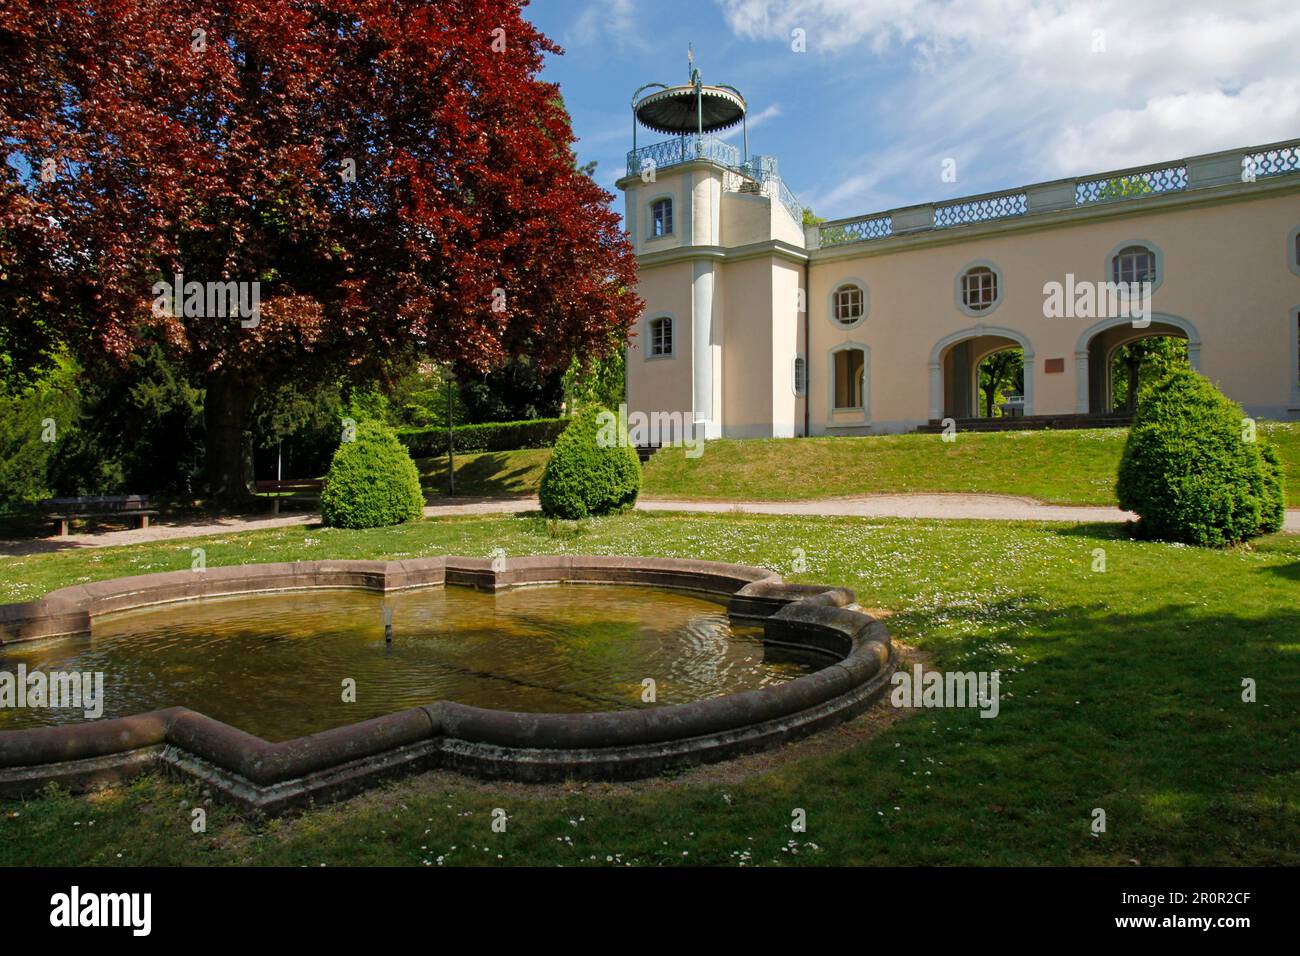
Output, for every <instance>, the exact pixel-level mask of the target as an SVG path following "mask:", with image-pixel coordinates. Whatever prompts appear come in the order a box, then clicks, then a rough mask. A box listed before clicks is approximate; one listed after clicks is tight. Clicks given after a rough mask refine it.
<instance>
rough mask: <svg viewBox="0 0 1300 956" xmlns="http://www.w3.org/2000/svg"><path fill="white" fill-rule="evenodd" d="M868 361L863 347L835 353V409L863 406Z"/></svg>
mask: <svg viewBox="0 0 1300 956" xmlns="http://www.w3.org/2000/svg"><path fill="white" fill-rule="evenodd" d="M865 372H866V361H865V356H864V355H863V352H862V349H841V350H840V351H838V352H836V353H835V409H836V410H837V411H838V410H840V409H856V408H862V407H863V405H862V393H863V386H864V384H865V382H864V378H865Z"/></svg>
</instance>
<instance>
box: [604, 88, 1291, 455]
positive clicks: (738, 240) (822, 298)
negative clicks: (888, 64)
mask: <svg viewBox="0 0 1300 956" xmlns="http://www.w3.org/2000/svg"><path fill="white" fill-rule="evenodd" d="M673 89H678V90H680V89H683V88H673ZM694 89H695V92H696V93H701V94H702V95H703V96H704V97H707V96H708V95H709V91H710V90H714V89H721V90H724V91H725V90H726V89H727V88H711V87H701V86H699V85H698V83H697V85H696V87H695V88H694ZM734 92H735V91H731V93H734ZM657 95H661V96H663V95H666V94H657ZM719 95H720V96H721V95H723V94H719ZM727 95H729V94H727ZM735 99H737V100H739V94H736V95H735ZM641 102H645V101H644V100H642V101H641ZM705 102H706V103H707V100H705ZM740 102H741V104H742V106H741V108H742V109H743V101H740ZM635 105H636V104H635V103H634V106H635ZM701 115H702V117H707V114H706V113H703V112H702V113H701ZM701 125H702V126H703V125H704V121H703V120H702V121H701ZM706 130H707V127H706ZM618 185H619V187H620V188H621V189H622V190H623V191H624V194H625V198H626V213H625V217H626V226H627V229H628V232H629V233H630V236H631V239H632V242H633V244H634V246H635V250H636V254H637V258H638V262H639V264H640V278H639V282H638V287H637V291H638V292H639V294H640V295H641V297H642V298H643V299H644V300H645V304H646V308H645V311H644V313H643V315H642V316H641V319H640V321H639V323H638V327H637V329H636V336H635V338H634V340H633V345H632V347H631V348H630V349H629V351H628V355H627V401H628V407H629V409H631V410H634V411H638V410H639V411H643V412H646V413H651V412H680V413H682V414H683V415H684V416H686V417H687V419H688V420H690V421H694V422H695V423H696V424H697V428H701V429H703V431H704V433H705V434H706V435H707V437H709V438H717V437H734V438H748V437H790V436H796V435H804V434H813V435H819V434H865V433H873V432H898V431H907V430H910V429H913V428H916V427H917V426H920V425H924V424H926V423H928V422H936V421H939V420H942V419H945V418H953V419H958V420H960V419H964V418H969V417H974V416H975V415H976V414H977V411H978V410H979V405H978V403H977V400H976V386H977V384H978V375H977V370H978V367H979V363H980V361H981V360H982V359H983V358H984V357H986V356H987V355H989V354H991V353H992V352H995V351H997V350H1000V349H1004V348H1007V347H1019V348H1022V349H1023V351H1024V360H1025V381H1024V393H1023V414H1024V415H1026V416H1055V417H1064V416H1076V415H1098V414H1103V413H1106V412H1108V411H1109V410H1110V381H1109V369H1110V367H1111V362H1110V357H1111V355H1112V353H1113V352H1114V350H1115V349H1116V348H1118V347H1119V346H1120V345H1122V344H1125V343H1126V342H1130V341H1133V340H1136V339H1139V338H1144V337H1147V336H1151V335H1174V336H1179V337H1182V338H1186V339H1187V342H1188V352H1189V357H1190V360H1191V362H1192V363H1193V365H1194V366H1195V367H1197V368H1199V369H1200V370H1201V371H1202V372H1203V373H1204V374H1205V375H1207V376H1208V377H1209V378H1210V379H1211V380H1213V381H1215V382H1217V383H1218V384H1219V386H1220V387H1221V388H1222V389H1223V390H1224V391H1225V392H1226V393H1227V394H1228V395H1229V396H1231V397H1232V398H1233V399H1235V400H1236V401H1238V402H1240V403H1241V404H1242V405H1243V406H1244V407H1245V409H1246V410H1247V412H1248V413H1249V414H1252V415H1255V416H1258V417H1267V418H1275V419H1284V420H1285V419H1291V420H1295V419H1300V141H1297V142H1290V143H1283V144H1273V145H1268V146H1256V147H1243V148H1241V149H1234V150H1228V151H1225V152H1220V153H1213V154H1209V155H1203V156H1194V157H1190V158H1187V159H1177V160H1170V161H1169V162H1165V163H1158V164H1155V165H1152V166H1144V167H1140V168H1134V169H1124V170H1114V171H1110V172H1099V173H1096V174H1094V175H1089V176H1081V177H1077V178H1071V179H1062V180H1054V181H1051V182H1043V183H1035V184H1033V185H1030V186H1024V187H1021V188H1018V189H1011V190H1005V191H1001V192H996V193H989V194H985V195H980V196H972V197H968V198H964V199H956V200H944V201H942V202H936V203H927V204H922V205H917V206H908V207H906V208H901V209H891V210H887V211H884V212H877V213H871V214H869V215H865V216H856V217H853V218H850V219H842V220H837V221H834V222H825V223H821V224H820V225H817V226H812V227H809V228H808V229H804V228H803V226H802V224H801V218H802V217H801V208H800V206H799V204H798V202H797V201H796V200H795V199H794V197H793V195H791V194H790V192H789V190H788V189H787V188H786V186H785V184H784V183H783V182H782V181H781V179H780V177H779V176H778V175H777V172H776V164H775V162H774V161H772V160H770V159H768V158H764V157H745V156H743V155H742V154H741V152H740V150H739V149H738V148H737V147H735V146H733V145H731V144H729V143H727V142H725V141H723V140H720V139H718V138H716V137H714V136H711V135H708V134H707V131H706V132H704V133H702V134H697V133H692V134H688V135H680V136H677V137H675V138H673V139H671V140H668V141H666V142H663V143H657V144H654V145H652V146H648V147H643V148H634V149H633V152H631V153H629V156H628V173H627V175H626V176H625V177H624V178H623V179H621V180H620V181H619V184H618ZM1135 279H1136V280H1138V281H1141V280H1143V279H1145V280H1148V281H1150V283H1151V290H1152V292H1151V299H1150V316H1149V324H1146V321H1144V320H1138V321H1137V322H1136V323H1135V320H1134V319H1133V318H1131V317H1130V316H1129V315H1128V314H1120V315H1116V314H1112V313H1113V311H1114V310H1113V309H1112V310H1110V311H1109V312H1107V314H1106V315H1098V314H1094V315H1091V316H1089V315H1082V316H1078V317H1049V315H1048V314H1047V313H1048V311H1049V310H1048V309H1047V308H1046V307H1045V302H1046V300H1047V295H1046V293H1045V288H1050V286H1049V284H1050V283H1060V284H1062V285H1064V284H1066V283H1072V285H1073V287H1075V288H1082V287H1083V286H1084V285H1086V284H1093V283H1095V284H1098V285H1097V288H1101V289H1104V288H1105V287H1106V286H1105V284H1106V283H1108V282H1118V281H1132V280H1135ZM1112 290H1113V287H1112ZM1070 301H1073V299H1071V300H1070ZM1112 305H1113V303H1112ZM1083 311H1085V312H1086V311H1087V310H1086V309H1083ZM1107 315H1109V317H1107Z"/></svg>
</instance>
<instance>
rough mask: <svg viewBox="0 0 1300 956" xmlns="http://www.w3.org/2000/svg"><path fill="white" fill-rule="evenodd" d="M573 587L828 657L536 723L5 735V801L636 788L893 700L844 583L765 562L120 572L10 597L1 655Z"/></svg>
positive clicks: (179, 713)
mask: <svg viewBox="0 0 1300 956" xmlns="http://www.w3.org/2000/svg"><path fill="white" fill-rule="evenodd" d="M566 583H571V584H618V585H644V586H650V587H656V588H668V589H674V590H684V591H691V592H696V593H703V594H707V595H711V596H714V597H718V598H725V599H726V600H727V602H728V603H727V611H728V614H729V616H730V617H732V618H733V619H737V620H741V621H745V622H752V623H760V624H762V626H763V642H764V644H765V645H771V646H773V647H777V648H783V649H787V650H792V651H797V652H798V653H800V654H803V655H809V656H813V657H816V658H818V659H819V660H822V661H824V662H825V665H824V666H822V667H821V668H820V669H819V670H816V671H814V672H812V673H809V674H805V675H803V676H801V677H798V678H795V679H794V680H791V681H789V682H787V683H783V684H779V685H776V686H772V687H763V688H758V689H754V690H748V691H743V692H740V693H736V694H729V695H726V696H722V697H714V698H710V699H707V700H700V701H694V702H691V703H686V704H676V705H671V706H663V707H655V708H649V709H643V710H626V711H611V712H599V713H584V714H538V713H521V712H513V711H502V710H488V709H484V708H480V707H470V706H467V705H464V704H459V703H455V702H453V701H436V702H431V703H429V704H427V705H423V706H419V707H412V708H409V709H407V710H403V711H400V712H398V713H393V714H389V715H386V716H383V717H375V718H373V719H370V720H365V721H361V722H359V723H355V724H348V725H345V726H342V727H335V728H332V729H330V730H325V731H322V732H320V733H315V734H311V735H309V736H306V737H299V738H297V739H295V740H287V741H284V742H282V743H269V742H267V741H265V740H262V739H261V738H259V737H255V736H253V735H251V734H247V733H244V732H243V731H241V730H239V729H238V728H236V727H232V726H230V725H228V724H224V723H222V722H220V721H217V720H213V719H212V718H209V717H205V716H204V715H203V714H199V713H196V712H195V711H192V710H188V709H187V708H184V707H169V708H166V709H163V710H155V711H150V712H149V713H144V714H137V715H133V716H130V717H119V718H113V719H107V720H98V721H90V722H85V723H77V724H67V725H63V726H57V727H39V728H34V729H27V730H9V731H0V796H2V797H10V798H12V797H18V796H23V795H27V794H31V793H34V792H36V791H38V790H40V789H41V788H42V787H44V786H46V785H47V784H50V783H56V784H59V785H61V786H66V787H68V788H69V789H71V790H73V791H74V792H82V791H88V790H93V789H97V788H100V787H104V786H109V785H111V784H114V783H117V782H120V781H122V780H124V779H127V778H129V777H131V776H134V775H136V774H138V773H141V772H145V771H148V770H151V769H162V770H163V771H165V772H167V773H168V774H171V775H175V776H180V777H183V778H193V779H197V780H199V781H200V782H201V783H202V784H204V785H205V786H206V787H208V788H210V789H211V790H212V791H213V792H214V793H215V794H218V795H220V796H222V797H224V798H227V799H229V800H232V801H233V802H235V803H236V804H238V805H240V806H241V807H242V808H244V809H245V810H248V811H260V812H265V813H278V812H283V811H286V810H290V809H293V808H296V807H302V806H306V805H310V804H312V803H318V802H325V801H328V800H333V799H340V798H342V797H346V796H349V795H351V794H353V793H356V792H359V791H360V790H363V789H365V788H366V787H368V786H370V785H372V784H374V783H376V782H379V781H381V780H384V779H387V778H391V777H394V776H398V775H401V774H408V773H418V772H421V771H424V770H429V769H433V768H437V767H446V768H449V769H454V770H458V771H461V772H465V773H469V774H472V775H475V776H480V777H486V778H497V779H510V780H518V781H525V782H530V781H555V780H565V779H596V780H616V779H633V778H637V777H646V776H652V775H655V774H658V773H662V772H664V771H667V770H671V769H675V768H680V767H685V766H691V765H695V764H700V763H708V762H712V761H717V760H725V759H727V758H730V757H734V756H738V755H740V754H744V753H751V752H754V751H758V750H764V749H768V748H771V747H775V746H778V745H780V744H782V743H784V742H786V741H789V740H793V739H796V738H799V737H803V736H806V735H808V734H811V733H814V732H816V731H818V730H821V729H824V728H826V727H830V726H833V725H834V724H837V723H840V722H842V721H845V720H848V719H850V718H852V717H854V716H856V715H857V714H859V713H861V712H862V711H863V710H864V709H866V707H868V706H869V705H870V704H871V703H872V702H873V701H874V700H875V699H876V698H877V697H878V696H879V695H880V693H881V692H882V691H883V690H884V688H885V687H886V686H887V684H888V681H889V678H890V675H891V674H892V673H893V671H894V668H895V666H896V663H897V658H896V655H895V652H894V649H893V646H892V644H891V642H890V637H889V633H888V631H887V630H886V629H885V626H884V625H883V624H882V623H881V622H880V621H878V620H876V619H875V618H873V617H871V616H870V615H868V614H865V613H863V612H862V611H861V610H858V609H857V607H856V605H854V596H853V593H852V592H851V591H848V590H846V589H844V588H835V587H825V586H821V585H809V584H787V583H785V582H783V581H782V579H781V577H780V575H778V574H776V573H774V572H771V571H768V570H766V569H763V568H752V567H746V566H743V565H736V564H724V563H720V562H711V561H694V560H688V559H680V558H638V557H609V556H570V555H553V556H538V557H521V558H509V559H504V560H502V559H497V560H495V561H494V560H492V559H486V558H464V557H430V558H418V559H413V560H408V561H297V562H292V563H282V564H250V565H240V566H235V567H219V568H208V569H207V570H206V571H203V572H195V571H170V572H165V573H161V574H147V575H140V576H135V577H125V578H115V579H113V580H109V581H100V582H96V583H92V584H79V585H75V586H72V587H67V588H60V589H59V590H57V591H52V592H51V593H49V594H47V595H46V596H44V597H42V598H40V599H38V600H35V601H28V602H25V603H20V604H7V605H0V645H4V644H10V643H15V642H19V641H29V640H41V639H44V638H51V637H61V636H70V635H77V634H84V633H88V632H89V631H90V627H91V622H92V620H93V619H94V618H95V617H96V616H98V615H101V614H109V613H113V612H116V611H125V610H131V609H135V608H141V607H151V606H157V605H162V604H168V603H174V602H179V601H187V600H193V599H196V598H203V597H218V596H230V595H241V594H258V593H273V592H284V591H296V590H312V589H334V588H350V589H365V590H370V591H375V592H379V593H381V594H387V593H392V592H397V591H403V590H409V589H413V588H428V587H443V586H446V585H452V586H460V587H474V588H480V589H485V590H489V591H498V590H503V589H506V588H515V587H526V586H545V585H558V584H566Z"/></svg>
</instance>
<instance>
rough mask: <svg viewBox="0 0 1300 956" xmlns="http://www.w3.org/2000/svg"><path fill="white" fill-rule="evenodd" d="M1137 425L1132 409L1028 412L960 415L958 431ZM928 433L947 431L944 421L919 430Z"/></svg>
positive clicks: (1005, 430) (1012, 430) (934, 422)
mask: <svg viewBox="0 0 1300 956" xmlns="http://www.w3.org/2000/svg"><path fill="white" fill-rule="evenodd" d="M1131 424H1133V416H1132V415H1131V414H1129V413H1128V412H1113V413H1111V414H1109V415H1024V416H1021V417H1019V418H959V419H957V431H958V432H959V433H960V432H1018V431H1041V430H1044V429H1048V428H1050V429H1053V430H1060V429H1067V428H1127V427H1128V426H1129V425H1131ZM915 431H917V432H918V433H921V434H925V435H937V434H940V433H941V432H942V431H943V422H942V421H941V420H939V419H934V418H932V419H930V422H929V424H927V425H921V426H919V427H918V428H916V429H915Z"/></svg>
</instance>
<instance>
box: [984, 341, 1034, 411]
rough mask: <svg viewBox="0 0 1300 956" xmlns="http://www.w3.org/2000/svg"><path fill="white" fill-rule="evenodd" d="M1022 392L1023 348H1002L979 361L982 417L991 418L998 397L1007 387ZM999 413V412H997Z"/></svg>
mask: <svg viewBox="0 0 1300 956" xmlns="http://www.w3.org/2000/svg"><path fill="white" fill-rule="evenodd" d="M1009 388H1014V389H1015V390H1016V391H1017V392H1020V393H1022V394H1023V392H1024V388H1025V353H1024V350H1023V349H1018V348H1015V349H1003V350H1002V351H1000V352H994V353H993V354H992V355H989V356H986V357H985V358H984V360H983V361H981V362H980V395H981V396H982V397H983V403H984V417H985V418H992V417H993V409H994V408H995V407H996V405H997V402H998V398H999V396H1001V395H1002V394H1003V393H1005V392H1006V390H1007V389H1009ZM999 414H1000V413H999Z"/></svg>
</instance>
